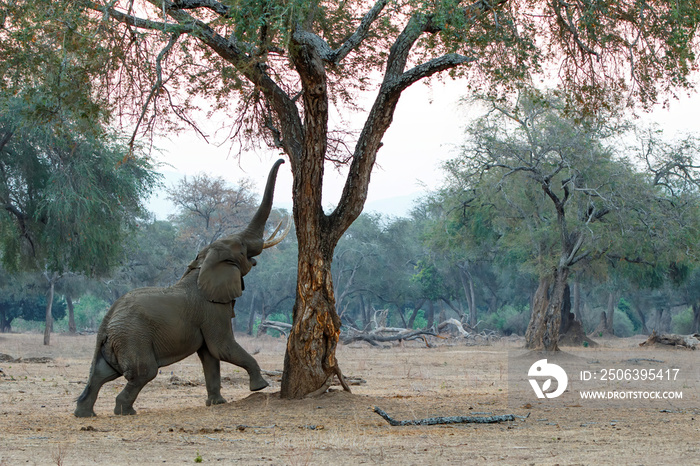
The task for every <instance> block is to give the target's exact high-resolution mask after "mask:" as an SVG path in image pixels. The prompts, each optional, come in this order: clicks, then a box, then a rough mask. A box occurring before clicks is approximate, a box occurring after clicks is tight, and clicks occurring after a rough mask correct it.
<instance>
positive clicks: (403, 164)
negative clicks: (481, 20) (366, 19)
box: [149, 80, 700, 218]
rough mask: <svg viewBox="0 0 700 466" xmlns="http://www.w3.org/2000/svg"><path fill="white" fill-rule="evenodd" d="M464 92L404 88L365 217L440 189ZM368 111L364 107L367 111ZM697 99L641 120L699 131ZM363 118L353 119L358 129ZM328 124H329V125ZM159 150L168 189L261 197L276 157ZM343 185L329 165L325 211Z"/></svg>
mask: <svg viewBox="0 0 700 466" xmlns="http://www.w3.org/2000/svg"><path fill="white" fill-rule="evenodd" d="M465 94H466V92H464V91H463V88H462V84H461V83H460V82H455V81H451V80H447V81H446V82H444V83H441V82H434V83H433V84H432V86H431V87H428V86H426V85H424V84H421V83H418V84H415V85H413V86H412V87H410V88H409V89H407V90H406V91H405V92H404V93H403V95H402V97H401V100H400V101H399V105H398V107H397V109H396V113H395V115H394V121H393V123H392V125H391V127H390V128H389V130H388V131H387V133H386V135H385V136H384V139H383V142H384V145H383V146H382V148H381V149H380V150H379V153H378V156H377V165H378V166H376V167H375V169H374V172H373V174H372V179H371V183H370V187H369V194H368V199H367V203H366V204H365V211H372V210H374V211H378V212H381V213H384V214H388V215H394V216H400V215H407V213H408V210H409V209H410V207H411V205H412V201H413V200H414V199H416V198H418V197H420V195H421V194H425V193H427V192H429V191H431V190H435V189H437V188H439V187H440V185H441V182H442V179H443V174H442V170H441V164H442V162H444V161H446V160H448V159H450V158H453V157H455V156H456V155H457V153H458V147H459V145H460V144H461V143H462V142H463V128H464V127H465V126H466V123H467V122H468V121H469V119H470V118H474V117H476V116H478V114H477V113H476V111H475V110H470V109H469V108H468V107H466V106H465V105H460V99H461V98H462V97H463V96H464V95H465ZM367 108H369V105H367ZM698 109H700V95H698V94H694V95H693V96H692V97H683V98H682V99H681V100H680V101H672V102H671V104H670V108H669V109H668V110H665V109H661V108H658V109H657V110H655V111H654V112H653V114H651V115H646V116H644V117H643V121H655V122H657V123H659V124H662V125H663V128H664V129H665V130H666V132H665V134H666V135H667V136H672V135H674V134H675V133H676V132H696V133H697V132H700V118H698V116H697V115H698V113H700V112H699V111H698ZM364 117H365V114H359V115H358V117H357V118H356V120H357V123H356V124H357V126H358V128H359V127H360V125H361V124H362V122H363V121H364ZM331 123H332V122H331ZM157 145H158V146H159V147H160V149H161V150H162V153H161V154H156V156H155V158H156V160H157V161H158V162H165V163H167V164H169V165H170V166H162V167H161V168H160V171H161V172H162V173H164V174H165V175H166V178H165V180H164V181H165V184H166V185H167V186H171V185H172V184H173V183H174V182H176V181H177V180H178V179H180V178H181V177H182V176H184V175H194V174H197V173H202V172H203V173H207V174H209V175H213V176H221V177H223V178H224V179H226V180H227V181H229V182H231V183H233V184H236V182H237V181H238V180H240V179H241V178H250V179H252V180H253V181H254V182H255V185H256V187H257V190H258V192H259V193H260V194H261V193H262V190H263V188H264V186H265V179H266V177H267V173H268V171H269V168H270V166H271V165H272V163H273V162H274V161H275V160H277V158H278V157H279V152H278V151H264V152H263V151H259V152H257V153H244V154H243V156H242V157H241V158H240V159H237V158H236V157H234V156H233V155H229V151H230V147H229V146H228V145H226V144H225V145H223V146H222V147H216V145H214V144H207V142H206V141H204V140H203V139H202V138H200V137H198V136H196V135H195V134H194V133H182V134H179V135H177V136H176V137H174V138H173V139H171V140H170V141H167V140H161V141H159V142H157ZM344 182H345V176H344V175H339V174H338V173H337V172H336V171H335V169H334V168H333V167H331V166H327V168H326V175H325V181H324V193H323V205H324V207H325V208H327V209H328V208H330V207H331V206H333V205H335V204H336V203H337V202H338V199H339V197H340V193H341V191H342V188H343V185H344ZM291 201H292V175H291V171H290V169H289V165H288V164H285V165H282V167H281V168H280V171H279V175H278V178H277V186H276V189H275V203H274V205H275V207H281V208H286V209H291ZM149 208H150V209H151V210H153V211H155V212H156V214H157V216H158V218H164V217H165V216H166V215H167V214H169V213H172V212H173V208H172V206H171V205H170V204H169V202H168V201H167V200H165V199H164V196H162V195H160V196H154V198H153V199H152V200H151V203H150V207H149Z"/></svg>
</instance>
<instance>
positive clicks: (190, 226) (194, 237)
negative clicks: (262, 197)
mask: <svg viewBox="0 0 700 466" xmlns="http://www.w3.org/2000/svg"><path fill="white" fill-rule="evenodd" d="M166 192H167V193H168V199H169V200H170V201H171V202H172V203H173V204H175V207H177V208H178V211H179V212H178V214H177V215H175V216H173V217H172V218H171V221H173V222H174V223H175V224H176V225H177V227H178V230H179V231H180V236H181V237H182V239H185V238H186V237H188V239H187V243H188V247H189V248H190V250H191V251H195V254H196V251H199V250H200V249H201V248H202V247H204V246H206V245H208V244H210V243H211V242H213V241H216V240H217V239H218V238H219V237H220V236H221V235H223V234H225V233H230V232H232V231H235V230H239V229H241V228H243V227H245V226H246V225H247V224H248V222H249V221H250V219H251V218H252V217H253V214H254V213H255V209H257V200H256V199H255V195H254V194H253V187H252V184H251V182H250V181H248V180H241V181H239V183H238V186H229V185H228V184H227V183H226V181H225V180H224V179H223V178H221V177H209V176H207V175H205V174H199V175H195V176H193V177H191V178H190V179H189V180H188V179H187V177H185V178H183V179H181V180H180V181H179V182H178V183H177V184H175V185H174V186H172V187H170V188H168V189H166Z"/></svg>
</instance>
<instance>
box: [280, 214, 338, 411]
mask: <svg viewBox="0 0 700 466" xmlns="http://www.w3.org/2000/svg"><path fill="white" fill-rule="evenodd" d="M296 204H297V203H295V205H296ZM295 210H296V211H298V210H300V209H299V208H298V207H297V208H295ZM314 233H315V232H314V231H313V230H311V231H308V230H307V231H306V232H304V231H302V232H297V237H298V239H299V270H298V275H297V281H298V283H299V286H298V287H297V299H296V302H295V304H294V311H293V315H294V320H293V322H294V323H293V325H292V330H291V332H290V334H289V338H288V340H287V351H286V353H285V356H284V372H283V375H282V386H281V390H280V396H281V397H282V398H286V399H299V398H303V397H304V396H306V395H307V394H309V393H313V392H315V391H316V390H318V389H319V387H322V386H323V385H324V384H325V383H326V381H327V380H328V378H329V377H332V376H333V375H334V374H337V373H339V372H340V369H339V368H338V365H337V364H338V363H337V361H336V359H335V350H336V347H337V345H338V338H339V336H340V318H339V317H338V315H337V313H336V311H335V297H334V294H333V278H332V275H331V261H332V257H333V247H330V248H329V247H328V245H327V244H326V245H323V244H322V243H323V242H322V239H321V238H319V235H317V234H314Z"/></svg>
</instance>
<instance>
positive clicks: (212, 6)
mask: <svg viewBox="0 0 700 466" xmlns="http://www.w3.org/2000/svg"><path fill="white" fill-rule="evenodd" d="M167 8H168V9H169V10H194V9H196V8H206V9H208V10H211V11H213V12H214V13H216V14H218V15H220V16H223V17H224V18H230V17H231V8H230V7H229V6H228V5H224V4H222V3H220V2H217V1H214V0H174V1H173V3H172V4H171V5H169V6H168V7H167Z"/></svg>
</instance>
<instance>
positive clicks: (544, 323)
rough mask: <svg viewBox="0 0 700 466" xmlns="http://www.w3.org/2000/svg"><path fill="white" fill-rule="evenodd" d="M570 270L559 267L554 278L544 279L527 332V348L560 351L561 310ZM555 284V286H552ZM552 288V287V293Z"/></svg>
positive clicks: (538, 289) (534, 302) (535, 299)
mask: <svg viewBox="0 0 700 466" xmlns="http://www.w3.org/2000/svg"><path fill="white" fill-rule="evenodd" d="M568 278H569V269H568V268H566V267H559V268H557V269H555V271H554V277H543V278H541V279H540V284H539V286H538V288H537V291H536V292H535V297H534V299H533V307H532V315H531V317H530V323H529V324H528V326H527V331H526V332H525V346H526V348H528V349H532V350H544V351H559V345H558V342H559V329H560V327H561V310H562V305H563V302H564V295H565V292H566V289H567V287H568V285H567V279H568ZM552 282H553V285H552ZM550 287H552V290H551V293H550V290H549V289H550Z"/></svg>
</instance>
